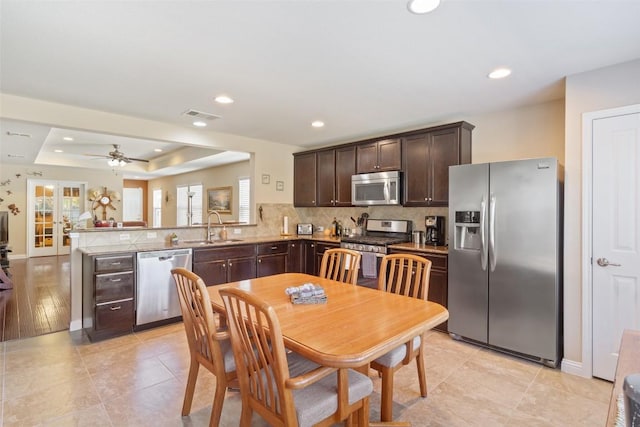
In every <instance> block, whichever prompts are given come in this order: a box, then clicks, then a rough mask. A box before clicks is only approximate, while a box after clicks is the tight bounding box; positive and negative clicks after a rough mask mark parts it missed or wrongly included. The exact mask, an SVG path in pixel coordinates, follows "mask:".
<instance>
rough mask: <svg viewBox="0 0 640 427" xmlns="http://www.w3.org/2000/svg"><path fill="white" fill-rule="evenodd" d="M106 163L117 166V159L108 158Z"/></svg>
mask: <svg viewBox="0 0 640 427" xmlns="http://www.w3.org/2000/svg"><path fill="white" fill-rule="evenodd" d="M107 164H108V165H109V166H111V167H113V166H118V159H109V160H107Z"/></svg>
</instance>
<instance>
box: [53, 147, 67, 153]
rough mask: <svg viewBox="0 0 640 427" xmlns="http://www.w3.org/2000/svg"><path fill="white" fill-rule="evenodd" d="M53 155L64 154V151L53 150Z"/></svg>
mask: <svg viewBox="0 0 640 427" xmlns="http://www.w3.org/2000/svg"><path fill="white" fill-rule="evenodd" d="M53 152H54V153H64V151H62V150H60V149H59V148H58V149H56V150H53Z"/></svg>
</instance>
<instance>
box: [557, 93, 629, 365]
mask: <svg viewBox="0 0 640 427" xmlns="http://www.w3.org/2000/svg"><path fill="white" fill-rule="evenodd" d="M637 113H640V104H633V105H627V106H625V107H618V108H610V109H606V110H598V111H590V112H588V113H583V114H582V258H581V264H582V364H581V365H582V366H581V367H580V366H579V365H578V364H575V366H571V367H566V368H568V369H566V371H568V372H571V373H574V374H577V375H580V376H583V377H592V376H593V299H592V296H593V294H592V293H593V263H592V259H593V185H592V180H593V121H594V120H598V119H605V118H607V117H615V116H622V115H626V114H637ZM564 368H565V366H563V370H565V369H564Z"/></svg>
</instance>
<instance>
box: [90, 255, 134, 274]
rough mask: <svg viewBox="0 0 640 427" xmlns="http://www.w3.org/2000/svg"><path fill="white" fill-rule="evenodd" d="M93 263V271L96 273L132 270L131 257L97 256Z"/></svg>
mask: <svg viewBox="0 0 640 427" xmlns="http://www.w3.org/2000/svg"><path fill="white" fill-rule="evenodd" d="M95 263H96V264H95V267H94V270H95V272H96V273H100V272H103V271H116V270H120V271H122V270H133V255H131V254H127V255H113V256H98V257H96V258H95Z"/></svg>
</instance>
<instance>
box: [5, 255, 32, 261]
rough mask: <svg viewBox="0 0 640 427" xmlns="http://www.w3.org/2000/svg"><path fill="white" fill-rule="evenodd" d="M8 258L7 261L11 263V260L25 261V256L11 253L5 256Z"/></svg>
mask: <svg viewBox="0 0 640 427" xmlns="http://www.w3.org/2000/svg"><path fill="white" fill-rule="evenodd" d="M7 257H8V258H9V261H11V260H12V259H27V258H28V257H27V254H14V253H11V254H9V255H8V256H7Z"/></svg>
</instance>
